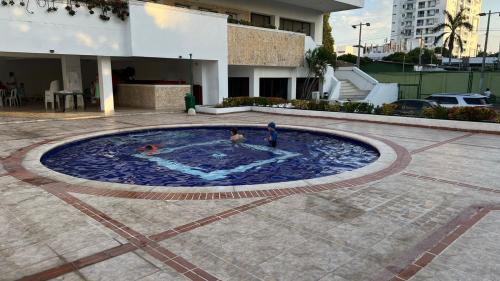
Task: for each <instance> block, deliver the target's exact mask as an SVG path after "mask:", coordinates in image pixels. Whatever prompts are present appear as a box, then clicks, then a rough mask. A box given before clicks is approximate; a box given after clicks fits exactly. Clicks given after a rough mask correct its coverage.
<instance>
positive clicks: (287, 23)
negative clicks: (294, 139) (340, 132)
mask: <svg viewBox="0 0 500 281" xmlns="http://www.w3.org/2000/svg"><path fill="white" fill-rule="evenodd" d="M19 2H20V0H15V5H7V6H1V7H0V34H2V35H1V37H2V39H1V40H0V80H1V81H4V82H5V81H6V80H7V79H8V73H9V72H14V73H15V76H16V78H17V81H18V82H23V83H24V84H25V87H26V95H27V96H28V97H37V98H40V99H43V97H44V90H46V89H48V88H49V84H50V83H51V81H55V80H58V81H60V82H61V83H60V89H64V90H71V91H83V90H84V89H86V88H88V87H90V84H91V83H92V82H93V81H95V80H96V77H97V80H98V83H97V84H98V85H99V86H98V89H99V92H100V96H101V99H100V108H101V110H102V111H105V112H112V111H113V110H114V107H115V102H117V103H118V105H120V106H122V105H123V106H138V107H142V106H144V105H145V104H146V103H149V102H151V103H161V102H163V103H165V100H168V98H165V99H163V100H149V99H158V95H163V94H165V93H168V94H174V93H176V94H177V95H178V94H179V93H180V94H182V95H183V94H184V93H185V92H187V91H189V86H186V84H187V82H188V81H190V76H191V75H190V74H189V68H190V67H189V65H190V64H189V60H188V58H189V56H190V54H191V55H192V57H193V64H192V66H193V70H192V73H193V84H195V93H196V92H197V94H199V97H198V101H199V102H200V103H202V104H206V105H211V104H217V103H220V102H221V101H222V100H223V99H224V98H225V97H228V96H245V95H247V96H254V97H255V96H280V97H284V98H289V99H293V98H295V97H296V96H297V94H298V93H299V94H300V89H301V87H300V84H301V83H303V78H304V77H305V70H304V67H303V63H304V62H303V60H304V53H305V51H306V50H307V49H310V48H314V47H316V46H318V45H320V44H321V43H322V28H323V26H322V25H323V19H322V15H323V14H324V13H326V12H335V11H341V10H348V9H356V8H360V7H362V6H363V3H364V0H328V1H324V0H308V1H301V0H274V1H271V0H252V1H246V0H196V1H195V0H192V1H182V0H178V1H177V0H176V1H169V0H164V1H161V0H160V1H159V2H157V3H152V2H142V1H133V2H128V14H129V16H128V17H125V20H120V19H118V18H117V17H116V16H115V15H114V14H112V13H111V12H107V16H109V17H110V19H109V20H107V21H105V20H102V19H101V18H100V16H99V14H101V11H100V10H99V9H98V8H94V9H93V10H94V11H95V13H94V14H90V13H89V11H88V9H87V7H84V6H83V4H82V7H80V8H76V7H73V8H72V9H74V10H75V11H76V14H74V15H73V16H71V15H69V13H68V11H66V10H65V6H66V4H63V3H60V2H55V4H54V5H55V7H57V8H58V10H57V11H55V12H54V11H53V12H47V11H46V10H47V7H51V5H52V2H47V3H48V6H45V7H39V6H38V4H37V1H31V2H29V3H28V4H29V7H28V10H30V11H32V12H33V13H29V12H27V9H26V7H23V6H21V5H20V3H19ZM104 18H105V17H104ZM228 18H230V19H231V22H235V21H236V20H238V21H239V20H243V22H240V23H246V22H251V23H252V24H253V25H254V26H248V25H243V24H233V23H228ZM272 26H275V27H277V29H272V28H269V27H272ZM127 67H131V68H134V69H135V81H119V82H117V81H113V79H115V80H118V79H120V80H121V79H122V78H123V77H120V73H122V74H123V71H122V70H124V69H126V68H127ZM115 75H116V78H115V77H114V76H115ZM331 79H334V78H333V77H332V78H331ZM331 79H328V81H326V82H325V83H323V85H322V87H323V90H324V91H331V89H332V88H333V87H334V86H333V85H332V83H333V82H331V81H330V80H331ZM139 81H140V83H139ZM129 82H133V85H130V84H127V83H129ZM118 84H120V85H118ZM297 85H299V86H297ZM339 85H340V84H339ZM113 92H114V93H113ZM151 93H153V94H151ZM162 93H163V94H162ZM155 95H156V96H155ZM146 101H147V102H146ZM178 101H179V100H177V102H178ZM163 105H164V104H163ZM148 106H150V107H152V108H155V107H156V108H157V109H158V108H161V106H158V105H155V104H153V105H151V104H150V105H148Z"/></svg>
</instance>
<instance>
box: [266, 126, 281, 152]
mask: <svg viewBox="0 0 500 281" xmlns="http://www.w3.org/2000/svg"><path fill="white" fill-rule="evenodd" d="M267 131H268V133H269V134H268V135H267V137H266V138H265V140H266V141H267V142H269V145H271V146H272V147H276V145H277V144H278V133H277V132H276V123H274V122H271V123H269V124H267Z"/></svg>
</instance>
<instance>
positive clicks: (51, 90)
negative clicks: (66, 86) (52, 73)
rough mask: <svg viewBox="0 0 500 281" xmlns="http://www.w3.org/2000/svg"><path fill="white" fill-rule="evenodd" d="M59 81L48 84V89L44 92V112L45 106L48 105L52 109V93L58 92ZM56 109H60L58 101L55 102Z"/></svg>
mask: <svg viewBox="0 0 500 281" xmlns="http://www.w3.org/2000/svg"><path fill="white" fill-rule="evenodd" d="M59 90H60V88H59V80H54V81H52V82H50V87H49V89H48V90H45V110H47V104H48V103H50V104H51V106H52V109H54V107H55V106H54V93H55V92H59ZM56 104H57V107H60V105H59V99H57V100H56Z"/></svg>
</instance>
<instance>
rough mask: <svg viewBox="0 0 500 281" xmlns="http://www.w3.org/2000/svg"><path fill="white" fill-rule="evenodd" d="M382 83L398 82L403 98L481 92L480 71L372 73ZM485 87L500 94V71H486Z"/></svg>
mask: <svg viewBox="0 0 500 281" xmlns="http://www.w3.org/2000/svg"><path fill="white" fill-rule="evenodd" d="M370 75H372V76H373V77H374V78H375V79H377V80H378V81H379V82H382V83H398V84H399V97H400V98H401V99H421V98H426V97H428V96H429V95H432V94H437V93H479V80H480V77H481V73H479V72H410V73H401V72H386V73H372V74H370ZM484 85H485V89H486V88H490V90H491V91H492V92H493V94H495V95H497V96H498V95H499V94H500V72H486V73H485V79H484Z"/></svg>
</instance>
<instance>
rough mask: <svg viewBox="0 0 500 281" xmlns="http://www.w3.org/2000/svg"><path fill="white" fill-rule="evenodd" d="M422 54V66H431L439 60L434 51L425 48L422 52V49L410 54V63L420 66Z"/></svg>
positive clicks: (412, 51)
mask: <svg viewBox="0 0 500 281" xmlns="http://www.w3.org/2000/svg"><path fill="white" fill-rule="evenodd" d="M420 52H422V64H429V63H431V62H434V63H435V62H437V58H436V56H435V55H434V52H433V51H432V50H429V49H426V48H424V49H423V50H422V51H420V48H415V49H413V50H411V51H410V52H408V58H407V60H408V61H411V62H413V63H414V64H418V63H419V61H420Z"/></svg>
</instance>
